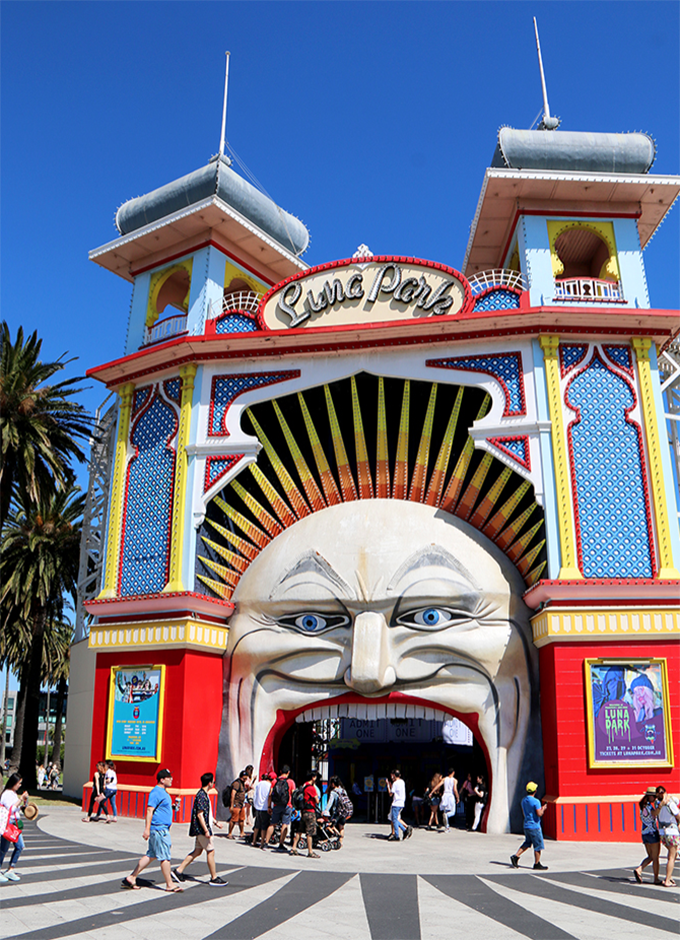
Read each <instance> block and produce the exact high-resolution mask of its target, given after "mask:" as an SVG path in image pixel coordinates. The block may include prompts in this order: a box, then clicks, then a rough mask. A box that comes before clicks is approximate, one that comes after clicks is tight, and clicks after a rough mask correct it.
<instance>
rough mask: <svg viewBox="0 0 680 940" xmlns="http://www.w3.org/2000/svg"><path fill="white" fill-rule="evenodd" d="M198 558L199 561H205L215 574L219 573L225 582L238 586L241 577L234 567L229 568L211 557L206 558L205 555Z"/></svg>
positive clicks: (231, 585)
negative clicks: (233, 569)
mask: <svg viewBox="0 0 680 940" xmlns="http://www.w3.org/2000/svg"><path fill="white" fill-rule="evenodd" d="M198 558H199V561H202V562H203V564H204V565H205V566H206V568H210V569H211V570H212V571H214V572H215V574H218V575H219V576H220V578H222V580H223V581H224V583H225V584H228V585H229V586H230V587H236V585H237V584H238V579H239V573H238V572H237V571H232V569H231V568H227V566H226V565H218V564H217V562H216V561H212V560H211V559H210V558H204V557H203V555H199V556H198Z"/></svg>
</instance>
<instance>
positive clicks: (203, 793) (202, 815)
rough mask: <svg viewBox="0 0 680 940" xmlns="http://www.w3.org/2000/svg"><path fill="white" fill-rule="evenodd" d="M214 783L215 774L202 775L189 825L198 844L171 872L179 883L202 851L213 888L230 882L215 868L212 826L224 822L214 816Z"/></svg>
mask: <svg viewBox="0 0 680 940" xmlns="http://www.w3.org/2000/svg"><path fill="white" fill-rule="evenodd" d="M214 783H215V777H214V775H213V774H211V773H205V774H203V775H202V777H201V789H200V790H199V791H198V792H197V793H196V796H195V797H194V803H193V806H192V807H191V823H190V825H189V835H190V836H195V837H196V844H195V845H194V850H193V852H190V853H189V854H188V855H187V857H186V858H185V859H184V861H183V862H182V863H181V865H178V866H177V868H173V869H172V872H171V875H172V877H173V879H174V880H175V881H176V882H177V883H178V884H181V883H182V882H183V881H186V876H185V874H184V870H185V869H186V867H187V865H191V863H192V862H193V861H195V860H196V859H197V858H198V857H199V855H201V853H202V852H205V854H206V858H207V862H208V871H209V872H210V881H209V882H208V884H209V885H210V886H211V887H212V888H222V887H224V886H225V885H227V884H229V882H228V881H225V880H224V878H220V877H218V874H217V869H216V868H215V843H214V842H213V834H212V826H213V825H215V826H217V828H218V829H221V828H222V823H221V822H218V821H217V820H216V819H215V818H214V817H213V814H212V807H211V805H210V797H209V796H208V792H209V791H210V790H211V788H212V786H213V784H214Z"/></svg>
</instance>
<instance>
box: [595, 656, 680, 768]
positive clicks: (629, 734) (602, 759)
mask: <svg viewBox="0 0 680 940" xmlns="http://www.w3.org/2000/svg"><path fill="white" fill-rule="evenodd" d="M584 667H585V686H586V711H587V723H588V759H589V766H590V767H642V766H647V767H671V766H672V764H673V743H672V738H671V719H670V707H669V702H668V672H667V668H666V660H665V659H644V660H643V659H632V660H613V659H586V660H585V661H584Z"/></svg>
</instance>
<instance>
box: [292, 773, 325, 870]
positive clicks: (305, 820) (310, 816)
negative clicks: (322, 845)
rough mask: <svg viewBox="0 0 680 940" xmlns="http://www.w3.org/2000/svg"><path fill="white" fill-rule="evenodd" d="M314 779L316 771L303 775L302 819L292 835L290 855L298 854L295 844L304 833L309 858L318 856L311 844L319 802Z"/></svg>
mask: <svg viewBox="0 0 680 940" xmlns="http://www.w3.org/2000/svg"><path fill="white" fill-rule="evenodd" d="M315 780H316V771H315V770H310V771H309V773H308V774H307V775H306V776H305V785H304V790H303V800H304V802H303V806H302V819H301V820H300V827H299V829H298V831H297V832H296V833H295V835H294V836H293V848H292V849H291V850H290V854H291V855H299V854H300V853H299V852H298V850H297V844H298V841H299V839H300V835H301V834H302V833H304V834H305V836H306V837H307V855H308V856H309V858H319V856H318V855H317V854H316V852H315V851H314V848H313V846H312V839H313V838H314V836H315V835H316V815H317V807H318V804H319V793H318V791H317V789H316V787H315V786H314V781H315Z"/></svg>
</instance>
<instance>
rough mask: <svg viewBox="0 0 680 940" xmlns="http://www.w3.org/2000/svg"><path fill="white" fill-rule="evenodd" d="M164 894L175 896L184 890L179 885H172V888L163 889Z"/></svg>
mask: <svg viewBox="0 0 680 940" xmlns="http://www.w3.org/2000/svg"><path fill="white" fill-rule="evenodd" d="M163 890H164V891H165V893H166V894H176V893H177V892H178V891H184V888H183V887H182V886H181V885H173V886H172V888H164V889H163Z"/></svg>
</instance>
